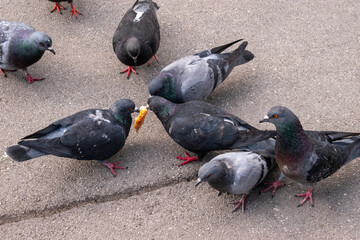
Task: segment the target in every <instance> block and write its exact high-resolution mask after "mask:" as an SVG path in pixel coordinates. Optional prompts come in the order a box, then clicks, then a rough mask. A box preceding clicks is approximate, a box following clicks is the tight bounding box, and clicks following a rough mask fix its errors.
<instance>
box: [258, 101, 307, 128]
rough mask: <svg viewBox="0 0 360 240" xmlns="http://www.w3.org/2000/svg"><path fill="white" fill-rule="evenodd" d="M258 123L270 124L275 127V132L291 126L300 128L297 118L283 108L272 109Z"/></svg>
mask: <svg viewBox="0 0 360 240" xmlns="http://www.w3.org/2000/svg"><path fill="white" fill-rule="evenodd" d="M259 122H260V123H263V122H270V123H272V124H274V125H275V127H276V129H277V130H280V129H283V128H289V127H291V126H301V124H300V121H299V119H298V118H297V116H296V115H295V114H294V113H293V112H292V111H291V110H290V109H288V108H287V107H284V106H276V107H272V108H271V109H270V110H269V112H268V113H267V115H266V116H265V117H264V118H263V119H262V120H260V121H259Z"/></svg>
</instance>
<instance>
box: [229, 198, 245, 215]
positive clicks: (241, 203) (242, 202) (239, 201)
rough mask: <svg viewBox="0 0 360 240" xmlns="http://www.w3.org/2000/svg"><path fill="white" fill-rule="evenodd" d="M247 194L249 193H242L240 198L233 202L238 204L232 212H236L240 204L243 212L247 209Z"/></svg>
mask: <svg viewBox="0 0 360 240" xmlns="http://www.w3.org/2000/svg"><path fill="white" fill-rule="evenodd" d="M246 196H247V194H244V195H242V197H241V199H240V200H238V201H233V202H231V203H232V204H238V205H236V207H235V208H234V210H232V212H235V211H236V210H237V209H238V208H239V207H240V206H241V209H242V212H244V211H245V198H246Z"/></svg>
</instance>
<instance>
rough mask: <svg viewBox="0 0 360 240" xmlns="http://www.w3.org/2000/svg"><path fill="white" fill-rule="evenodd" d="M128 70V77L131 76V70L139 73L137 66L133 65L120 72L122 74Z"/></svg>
mask: <svg viewBox="0 0 360 240" xmlns="http://www.w3.org/2000/svg"><path fill="white" fill-rule="evenodd" d="M126 72H127V74H126V77H127V78H129V76H130V73H131V72H133V73H136V74H137V72H136V71H135V67H131V66H129V67H128V68H127V69H125V70H124V71H122V72H120V73H121V74H122V73H126Z"/></svg>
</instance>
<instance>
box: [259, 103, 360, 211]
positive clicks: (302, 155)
mask: <svg viewBox="0 0 360 240" xmlns="http://www.w3.org/2000/svg"><path fill="white" fill-rule="evenodd" d="M260 122H270V123H273V124H274V125H275V127H276V132H277V136H276V144H275V156H276V162H277V164H278V165H279V168H280V171H281V172H282V174H281V176H280V178H279V180H277V181H275V182H274V183H271V184H269V185H270V187H269V188H267V189H265V190H263V191H267V190H270V189H273V195H274V193H275V191H276V189H277V188H278V187H280V186H282V185H283V184H282V183H281V180H282V179H283V178H284V177H288V178H291V179H294V180H295V181H297V182H299V183H301V184H305V185H310V187H309V190H308V191H307V192H306V193H304V194H300V195H297V196H298V197H305V198H304V199H303V201H302V202H301V203H300V204H299V205H298V206H301V205H302V204H304V203H305V202H306V200H307V199H309V200H310V204H311V205H313V201H312V190H313V187H312V185H313V184H314V183H315V182H318V181H320V180H322V179H325V178H327V177H329V176H330V175H332V174H333V173H335V172H336V171H337V170H338V169H340V168H341V167H342V166H344V165H346V164H347V163H349V162H350V161H351V160H353V159H355V158H358V157H360V136H359V135H360V133H350V132H334V131H320V132H317V131H304V130H303V128H302V126H301V123H300V121H299V119H298V118H297V116H296V115H295V114H294V113H293V112H291V111H290V110H289V109H288V108H286V107H283V106H276V107H273V108H271V109H270V110H269V112H268V114H267V115H266V116H265V117H264V119H263V120H261V121H260Z"/></svg>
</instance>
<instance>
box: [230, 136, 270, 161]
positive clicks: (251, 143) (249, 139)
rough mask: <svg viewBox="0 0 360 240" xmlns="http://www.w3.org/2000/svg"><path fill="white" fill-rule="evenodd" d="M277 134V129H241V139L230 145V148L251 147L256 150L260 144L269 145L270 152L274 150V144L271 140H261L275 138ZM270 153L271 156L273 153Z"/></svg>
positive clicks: (250, 148)
mask: <svg viewBox="0 0 360 240" xmlns="http://www.w3.org/2000/svg"><path fill="white" fill-rule="evenodd" d="M275 136H276V132H275V131H239V139H238V140H237V141H236V142H235V143H234V144H233V145H231V146H230V147H229V149H249V150H255V149H258V150H259V147H260V146H264V145H268V144H269V145H268V146H270V147H269V152H270V153H271V152H272V147H271V146H272V144H273V143H271V142H266V141H265V142H263V143H260V142H261V141H264V140H267V139H269V138H274V137H275ZM270 153H268V155H270V156H271V154H270Z"/></svg>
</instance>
